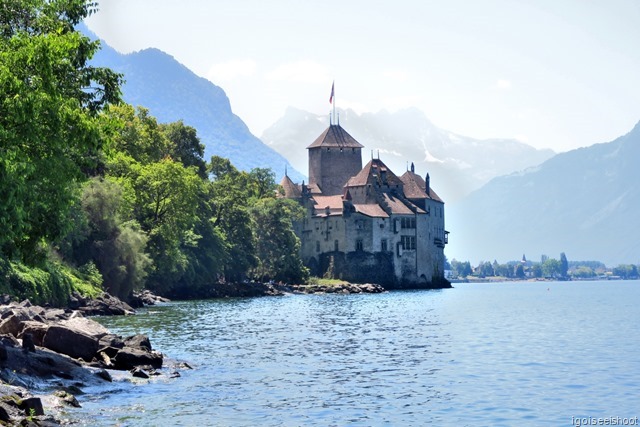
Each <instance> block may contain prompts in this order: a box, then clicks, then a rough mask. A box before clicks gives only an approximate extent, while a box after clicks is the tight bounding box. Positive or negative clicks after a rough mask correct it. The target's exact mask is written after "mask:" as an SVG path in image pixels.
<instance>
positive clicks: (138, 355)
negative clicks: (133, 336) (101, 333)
mask: <svg viewBox="0 0 640 427" xmlns="http://www.w3.org/2000/svg"><path fill="white" fill-rule="evenodd" d="M112 362H113V364H114V366H115V367H116V369H122V370H126V371H129V370H131V369H133V368H135V367H138V366H151V367H152V368H155V369H159V368H161V367H162V353H159V352H157V351H144V350H140V349H136V348H129V347H125V348H123V349H120V350H119V351H118V354H116V357H115V358H113V360H112Z"/></svg>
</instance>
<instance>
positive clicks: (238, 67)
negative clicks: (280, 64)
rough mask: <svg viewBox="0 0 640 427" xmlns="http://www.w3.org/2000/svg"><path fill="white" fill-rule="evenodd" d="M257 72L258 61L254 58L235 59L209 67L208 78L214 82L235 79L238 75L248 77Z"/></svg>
mask: <svg viewBox="0 0 640 427" xmlns="http://www.w3.org/2000/svg"><path fill="white" fill-rule="evenodd" d="M255 72H256V62H255V61H254V60H252V59H233V60H231V61H228V62H223V63H220V64H213V65H212V66H211V67H210V68H209V72H208V73H207V78H208V79H209V80H211V81H212V82H213V83H216V82H221V81H226V82H228V81H230V80H234V79H235V78H237V77H248V76H251V75H253V74H255Z"/></svg>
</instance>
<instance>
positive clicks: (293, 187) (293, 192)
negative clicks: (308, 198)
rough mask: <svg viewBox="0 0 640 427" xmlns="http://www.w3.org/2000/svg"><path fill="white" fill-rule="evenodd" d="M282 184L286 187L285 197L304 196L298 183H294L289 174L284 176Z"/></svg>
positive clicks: (295, 197)
mask: <svg viewBox="0 0 640 427" xmlns="http://www.w3.org/2000/svg"><path fill="white" fill-rule="evenodd" d="M280 185H281V186H282V188H283V189H284V197H286V198H288V199H297V198H299V197H302V190H301V189H300V187H299V186H298V185H297V184H294V183H293V181H291V178H289V177H288V176H287V175H285V176H284V177H283V178H282V181H280Z"/></svg>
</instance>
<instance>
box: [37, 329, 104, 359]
mask: <svg viewBox="0 0 640 427" xmlns="http://www.w3.org/2000/svg"><path fill="white" fill-rule="evenodd" d="M42 346H43V347H46V348H48V349H50V350H53V351H56V352H58V353H62V354H66V355H67V356H71V357H73V358H76V359H77V358H81V359H84V360H86V361H87V362H89V361H91V359H93V357H94V356H95V354H96V352H97V351H98V339H97V338H95V337H92V336H90V335H87V334H86V333H84V332H82V331H79V330H76V329H72V328H69V327H66V326H61V325H53V326H50V327H49V330H48V331H47V334H46V335H45V336H44V339H43V342H42Z"/></svg>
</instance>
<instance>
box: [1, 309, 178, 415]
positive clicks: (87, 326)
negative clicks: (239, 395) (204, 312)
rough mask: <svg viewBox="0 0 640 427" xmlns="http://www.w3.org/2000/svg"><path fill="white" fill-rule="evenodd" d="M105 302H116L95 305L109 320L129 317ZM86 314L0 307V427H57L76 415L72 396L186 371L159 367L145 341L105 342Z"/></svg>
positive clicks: (110, 338) (105, 334) (160, 359)
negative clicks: (108, 313)
mask: <svg viewBox="0 0 640 427" xmlns="http://www.w3.org/2000/svg"><path fill="white" fill-rule="evenodd" d="M105 299H108V300H110V301H112V302H115V301H119V300H117V299H116V298H113V297H110V296H109V297H108V298H103V299H102V300H95V301H96V303H95V304H96V305H98V306H100V307H102V308H105V309H107V310H109V311H112V312H111V314H114V313H113V311H115V312H116V314H122V315H124V314H131V313H133V309H131V310H126V311H125V312H123V313H120V308H122V307H123V304H124V306H127V307H128V305H126V304H125V303H122V302H121V301H120V302H119V303H118V304H117V305H116V306H115V307H109V306H107V305H106V304H105V302H104V300H105ZM72 305H73V304H72ZM92 307H93V306H92V305H90V306H89V307H83V308H87V310H84V311H83V310H81V309H70V308H67V309H60V308H51V307H41V306H36V305H32V304H31V303H30V302H29V300H24V301H22V302H20V303H17V302H10V303H9V304H3V305H0V319H1V320H0V379H1V380H2V384H0V423H1V422H6V423H11V424H20V423H25V422H30V423H32V424H29V425H47V426H50V425H62V424H63V422H62V420H61V419H60V418H59V417H60V414H61V412H63V411H66V410H67V409H69V408H73V407H80V403H78V400H77V398H76V396H78V395H81V394H84V392H83V388H85V387H92V386H98V385H102V384H108V383H111V382H113V381H114V377H117V378H119V380H121V378H124V379H125V380H129V381H132V380H133V378H136V379H151V378H163V377H164V378H176V377H179V376H180V373H179V370H181V369H190V368H191V367H190V366H189V365H188V364H187V363H184V362H175V363H172V364H170V365H167V364H166V363H165V356H164V355H163V354H162V353H160V352H159V351H156V350H154V349H153V347H152V346H151V342H150V341H149V338H148V337H147V336H146V335H134V336H131V337H122V336H118V335H115V334H112V333H111V332H110V331H109V330H107V329H106V328H104V327H103V326H102V325H100V324H99V323H98V322H96V321H95V320H92V319H90V318H88V317H85V314H84V313H85V312H90V313H93V312H95V311H94V308H95V307H94V308H92ZM129 308H130V307H129ZM116 372H117V374H116ZM112 373H113V375H112ZM68 415H69V414H66V415H65V417H67V416H68ZM25 420H26V421H25Z"/></svg>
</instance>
